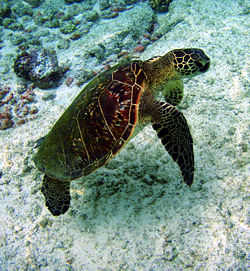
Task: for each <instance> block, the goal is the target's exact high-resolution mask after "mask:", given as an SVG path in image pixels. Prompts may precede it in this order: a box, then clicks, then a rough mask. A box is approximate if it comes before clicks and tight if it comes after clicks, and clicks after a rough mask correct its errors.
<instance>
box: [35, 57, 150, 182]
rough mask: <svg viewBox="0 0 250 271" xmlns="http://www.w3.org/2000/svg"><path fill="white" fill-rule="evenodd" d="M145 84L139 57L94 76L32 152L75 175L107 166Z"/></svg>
mask: <svg viewBox="0 0 250 271" xmlns="http://www.w3.org/2000/svg"><path fill="white" fill-rule="evenodd" d="M145 84H146V75H145V73H144V72H143V69H142V62H141V61H133V62H130V63H127V64H123V65H117V66H115V67H114V68H112V69H110V70H108V71H105V72H103V73H101V74H100V75H98V76H97V77H95V78H94V79H93V80H92V81H91V82H90V83H89V84H88V85H87V86H86V87H85V88H83V90H82V91H81V92H80V94H79V95H78V96H77V97H76V99H75V100H74V101H73V102H72V104H71V105H70V106H69V107H68V109H67V110H66V111H65V112H64V113H63V115H62V116H61V117H60V119H59V120H58V121H57V122H56V124H55V125H54V126H53V128H52V129H51V131H50V132H49V133H48V135H47V136H46V137H45V138H44V141H43V142H42V144H41V146H40V148H39V150H38V152H37V154H36V155H35V157H34V162H35V164H36V165H37V167H38V168H39V169H40V170H41V171H43V172H45V173H47V174H48V175H50V176H51V177H54V178H58V179H61V180H73V179H76V178H79V177H81V176H85V175H88V174H90V173H91V172H93V171H94V170H96V169H97V168H99V167H101V166H103V165H104V164H105V163H106V162H107V161H109V160H110V159H111V158H112V157H113V156H114V155H115V154H116V153H117V152H118V151H119V150H120V149H121V148H122V147H123V146H124V145H125V143H126V142H127V141H128V140H129V138H130V136H131V135H132V134H133V131H134V128H135V126H136V124H137V121H138V110H139V103H140V97H141V94H142V92H143V90H144V87H145Z"/></svg>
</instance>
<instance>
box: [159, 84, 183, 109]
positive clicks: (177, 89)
mask: <svg viewBox="0 0 250 271" xmlns="http://www.w3.org/2000/svg"><path fill="white" fill-rule="evenodd" d="M183 89H184V87H183V84H182V83H181V81H178V80H177V81H169V82H168V83H167V84H166V85H165V86H164V95H165V101H166V102H167V103H170V104H172V105H178V104H179V103H180V102H181V101H182V99H183Z"/></svg>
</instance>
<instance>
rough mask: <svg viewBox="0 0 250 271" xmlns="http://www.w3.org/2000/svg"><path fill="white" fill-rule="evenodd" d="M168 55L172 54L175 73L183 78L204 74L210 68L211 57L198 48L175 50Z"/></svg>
mask: <svg viewBox="0 0 250 271" xmlns="http://www.w3.org/2000/svg"><path fill="white" fill-rule="evenodd" d="M168 54H170V59H171V60H172V63H173V66H174V69H175V71H176V72H177V73H178V74H179V75H180V76H181V77H190V76H194V75H198V74H201V73H204V72H206V71H207V70H208V69H209V66H210V59H209V57H208V56H207V55H206V54H205V53H204V51H203V50H201V49H198V48H187V49H175V50H172V51H170V52H169V53H168ZM168 54H167V55H168Z"/></svg>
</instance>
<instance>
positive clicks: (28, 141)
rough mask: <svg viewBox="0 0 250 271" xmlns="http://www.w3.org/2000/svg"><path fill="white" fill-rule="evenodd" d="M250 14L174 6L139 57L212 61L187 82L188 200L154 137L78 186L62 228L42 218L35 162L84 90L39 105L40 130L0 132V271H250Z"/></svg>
mask: <svg viewBox="0 0 250 271" xmlns="http://www.w3.org/2000/svg"><path fill="white" fill-rule="evenodd" d="M247 10H249V7H247V1H226V0H225V1H223V0H221V1H209V0H204V1H202V0H197V1H181V0H174V1H173V3H172V4H171V9H170V13H167V14H161V15H159V20H160V21H161V20H164V19H165V18H164V16H165V17H166V16H168V17H169V18H170V19H174V18H175V17H176V18H180V17H182V18H183V20H181V21H180V22H179V23H178V24H177V25H176V26H175V27H174V28H173V29H171V31H169V32H167V33H166V34H165V35H164V36H162V37H161V38H160V39H159V40H158V41H157V42H154V43H153V44H152V45H149V46H148V47H147V49H146V50H145V51H144V52H143V54H142V59H147V58H150V57H152V56H155V55H162V54H164V53H165V52H166V51H169V50H171V49H174V48H182V47H199V48H202V49H203V50H204V51H205V52H206V53H207V55H208V56H209V57H210V58H211V68H210V70H209V71H208V72H207V73H205V74H203V75H201V76H197V77H195V78H193V79H191V80H184V82H185V97H184V101H183V102H182V105H181V108H183V109H182V112H183V113H184V114H185V116H186V118H187V120H188V123H189V125H190V127H191V131H192V134H193V138H194V144H195V147H194V149H195V161H196V173H195V180H194V184H193V186H192V187H191V188H189V187H187V186H186V185H185V184H183V183H182V181H181V180H182V178H181V174H180V172H179V169H178V167H177V166H176V165H175V163H174V162H173V161H172V160H171V158H170V157H169V155H168V154H167V153H166V151H165V149H164V148H163V146H162V145H161V143H160V141H159V140H158V138H157V136H156V135H155V133H154V131H153V129H152V127H150V126H147V127H146V128H145V129H144V130H143V131H142V132H141V133H140V134H138V135H137V136H136V137H135V138H134V139H133V140H131V141H130V143H128V144H127V146H126V147H125V148H124V149H123V150H122V151H121V152H120V153H119V154H118V155H117V156H116V157H115V158H114V159H113V160H112V161H111V162H110V163H109V164H108V165H106V166H105V167H103V168H101V169H99V170H98V171H96V172H95V173H93V174H92V175H90V176H87V177H85V178H84V179H80V180H78V181H74V182H72V185H71V194H72V201H71V208H70V210H69V212H67V213H66V214H65V215H62V216H60V217H58V218H56V217H53V216H52V215H51V214H50V213H49V212H48V210H47V209H46V207H45V206H44V197H43V195H42V194H41V192H40V188H41V184H42V174H41V173H40V172H39V171H38V170H37V169H36V167H35V166H34V164H33V162H32V155H33V154H34V152H35V151H36V150H35V149H34V146H35V141H36V140H37V139H39V137H41V136H43V135H45V134H46V133H47V132H48V131H49V129H50V128H51V127H52V126H53V124H54V122H55V120H56V119H57V118H58V116H59V115H60V114H61V113H62V112H63V110H64V109H65V108H66V107H67V105H68V104H69V103H70V101H71V100H72V99H73V98H74V97H75V95H76V94H77V93H78V92H79V91H80V90H81V88H79V87H76V86H74V87H73V89H72V88H69V87H67V86H66V85H65V84H62V85H61V86H60V87H59V88H58V89H57V93H58V95H57V98H56V99H55V100H54V101H47V102H45V101H42V100H39V103H40V104H39V108H40V114H39V117H38V118H37V119H36V120H34V121H30V122H28V123H27V124H25V125H23V126H20V127H17V128H13V129H8V130H5V131H1V132H0V150H1V151H0V170H1V171H2V172H3V176H2V177H1V178H0V193H1V194H0V196H1V199H0V202H1V203H0V206H1V207H0V225H1V226H0V270H247V266H248V264H249V255H248V253H249V244H248V240H249V214H248V212H249V210H248V206H247V203H248V202H249V151H248V149H249V74H248V72H249V51H250V50H249V44H250V40H249V11H247ZM125 12H126V11H125ZM123 18H124V16H123ZM128 20H129V19H128ZM109 23H110V24H112V20H110V21H109ZM91 31H92V32H91V33H92V37H94V36H95V35H94V31H98V28H96V29H95V28H93V29H92V30H91ZM104 35H105V33H104ZM96 36H97V37H98V35H96ZM98 38H99V37H98ZM93 42H94V41H93ZM77 46H78V47H77ZM80 46H82V45H80V43H75V45H74V46H72V48H71V47H70V48H69V49H68V50H65V52H63V53H62V52H60V53H59V59H62V58H63V57H64V56H67V57H69V55H70V54H71V53H73V52H75V51H77V50H80ZM10 76H12V77H13V78H15V75H14V73H13V74H12V75H10ZM13 81H14V80H13ZM12 83H13V84H14V82H12ZM38 98H39V92H38Z"/></svg>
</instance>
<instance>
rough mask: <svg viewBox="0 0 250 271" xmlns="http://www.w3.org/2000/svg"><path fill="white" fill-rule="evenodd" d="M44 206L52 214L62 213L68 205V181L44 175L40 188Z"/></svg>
mask: <svg viewBox="0 0 250 271" xmlns="http://www.w3.org/2000/svg"><path fill="white" fill-rule="evenodd" d="M41 191H42V193H43V195H44V197H45V200H46V206H47V207H48V209H49V211H50V212H51V214H52V215H54V216H58V215H61V214H64V213H65V212H66V211H67V210H68V209H69V206H70V182H69V181H60V180H58V179H54V178H52V177H50V176H48V175H47V174H45V175H44V178H43V185H42V189H41Z"/></svg>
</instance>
